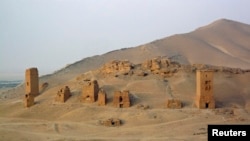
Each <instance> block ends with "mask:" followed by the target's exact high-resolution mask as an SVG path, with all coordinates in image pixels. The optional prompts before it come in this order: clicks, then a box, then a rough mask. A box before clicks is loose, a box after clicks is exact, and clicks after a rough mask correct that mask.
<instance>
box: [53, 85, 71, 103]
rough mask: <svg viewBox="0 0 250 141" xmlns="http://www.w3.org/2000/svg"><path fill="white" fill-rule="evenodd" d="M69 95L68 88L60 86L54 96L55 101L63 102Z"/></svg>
mask: <svg viewBox="0 0 250 141" xmlns="http://www.w3.org/2000/svg"><path fill="white" fill-rule="evenodd" d="M70 96H71V93H70V89H69V87H68V86H65V87H64V88H61V89H60V90H59V91H58V92H57V94H56V97H55V101H57V102H62V103H64V102H65V101H66V100H67V99H69V97H70Z"/></svg>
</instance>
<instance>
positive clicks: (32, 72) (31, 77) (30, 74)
mask: <svg viewBox="0 0 250 141" xmlns="http://www.w3.org/2000/svg"><path fill="white" fill-rule="evenodd" d="M25 93H26V94H31V95H33V96H37V95H38V94H39V79H38V70H37V68H29V69H26V71H25Z"/></svg>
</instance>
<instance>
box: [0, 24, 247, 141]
mask: <svg viewBox="0 0 250 141" xmlns="http://www.w3.org/2000/svg"><path fill="white" fill-rule="evenodd" d="M249 41H250V25H246V24H243V23H239V22H235V21H230V20H225V19H222V20H218V21H215V22H213V23H212V24H209V25H207V26H204V27H201V28H198V29H196V30H195V31H193V32H190V33H186V34H179V35H173V36H171V37H166V38H164V39H160V40H156V41H153V42H151V43H148V44H144V45H140V46H138V47H133V48H126V49H125V48H124V49H121V50H116V51H112V52H109V53H106V54H103V55H98V56H93V57H89V58H85V59H83V60H80V61H78V62H76V63H73V64H71V65H68V66H67V67H65V68H63V69H60V70H58V71H56V72H55V73H53V74H49V75H46V76H40V77H39V94H38V95H37V96H35V98H34V99H35V100H34V102H35V104H34V105H32V106H31V107H28V108H27V107H25V106H24V98H25V91H26V90H25V87H24V85H23V84H21V85H19V86H17V87H15V88H13V89H8V90H2V91H0V92H1V93H0V140H9V141H26V140H36V141H44V140H48V141H63V140H67V141H95V140H98V141H99V140H100V141H110V140H115V141H120V140H131V141H149V140H150V141H165V140H171V141H193V140H198V141H206V140H207V125H208V124H249V123H250V87H249V83H250V81H249V80H250V61H249V60H250V56H249V54H250V44H249ZM38 70H39V68H38ZM197 70H212V71H213V80H211V81H209V82H208V83H210V82H212V85H211V87H212V90H213V91H212V92H213V97H212V98H213V99H214V101H215V108H212V109H210V108H208V107H207V109H199V108H198V107H197V105H196V104H195V102H197V95H196V83H197V81H196V77H197V76H196V72H197ZM24 75H25V74H24ZM92 80H96V81H92ZM30 82H31V81H30ZM88 82H93V83H88ZM96 83H98V88H96V87H95V88H94V90H93V91H95V90H96V89H98V90H102V91H105V93H106V98H107V99H106V105H102V106H100V105H99V103H98V101H94V102H93V103H88V102H86V101H92V100H93V97H92V96H89V95H87V96H86V97H84V95H83V92H86V91H91V92H92V89H88V87H87V86H90V85H92V84H96ZM204 83H207V81H206V82H204ZM25 85H28V84H25ZM204 85H205V84H204ZM36 86H37V85H36ZM66 86H67V87H66ZM211 87H210V86H209V90H211ZM62 88H67V97H69V99H67V100H66V101H65V103H62V102H60V100H61V99H60V98H61V97H60V96H59V94H61V93H63V90H62ZM69 89H70V92H69ZM116 91H126V92H127V91H129V95H127V96H126V97H122V98H121V97H118V98H119V99H116V98H115V96H114V95H115V92H116ZM210 92H211V91H210ZM69 93H70V94H69ZM92 93H93V92H92ZM210 96H211V95H210ZM210 96H209V97H210ZM26 98H27V97H26ZM125 98H126V100H127V98H128V99H129V101H130V103H129V104H128V103H126V107H123V103H122V108H117V107H115V106H114V105H115V104H114V101H115V99H116V100H118V101H123V100H124V99H125ZM84 100H85V101H84ZM168 100H176V101H178V102H179V103H174V104H173V105H174V107H175V106H176V107H178V108H174V109H171V108H169V107H168V104H169V103H167V102H168ZM126 102H127V101H126ZM127 105H129V107H127ZM179 105H181V107H179ZM109 119H119V120H120V124H121V125H120V126H115V127H112V125H113V124H116V123H115V122H111V123H110V124H111V127H109V126H104V125H105V124H103V123H106V121H109Z"/></svg>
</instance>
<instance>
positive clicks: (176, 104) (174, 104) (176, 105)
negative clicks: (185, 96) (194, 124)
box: [167, 99, 182, 109]
mask: <svg viewBox="0 0 250 141" xmlns="http://www.w3.org/2000/svg"><path fill="white" fill-rule="evenodd" d="M167 108H171V109H180V108H182V103H181V101H180V100H179V99H168V100H167Z"/></svg>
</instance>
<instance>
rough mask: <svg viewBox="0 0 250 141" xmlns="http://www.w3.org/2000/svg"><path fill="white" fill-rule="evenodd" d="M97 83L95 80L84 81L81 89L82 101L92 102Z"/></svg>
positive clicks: (95, 98) (97, 89)
mask: <svg viewBox="0 0 250 141" xmlns="http://www.w3.org/2000/svg"><path fill="white" fill-rule="evenodd" d="M98 92H99V85H98V82H97V81H96V80H93V81H85V83H84V84H83V89H82V99H81V101H82V102H87V103H93V102H95V101H96V100H97V97H98Z"/></svg>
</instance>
